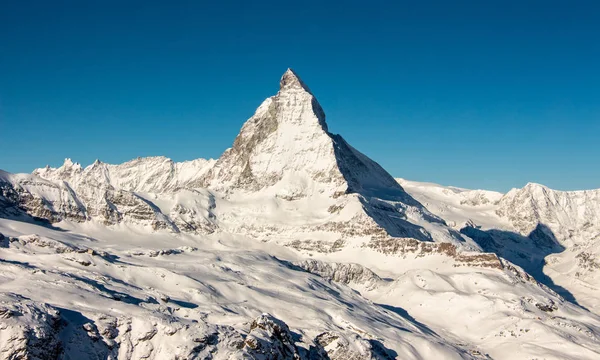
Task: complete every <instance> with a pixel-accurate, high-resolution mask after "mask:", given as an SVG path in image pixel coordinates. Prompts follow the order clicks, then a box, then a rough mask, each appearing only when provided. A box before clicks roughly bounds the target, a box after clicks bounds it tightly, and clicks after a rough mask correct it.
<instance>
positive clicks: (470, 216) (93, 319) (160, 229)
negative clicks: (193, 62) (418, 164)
mask: <svg viewBox="0 0 600 360" xmlns="http://www.w3.org/2000/svg"><path fill="white" fill-rule="evenodd" d="M399 182H400V184H399ZM399 182H398V181H396V180H395V179H394V178H393V177H392V176H391V175H390V174H389V173H387V172H386V171H385V170H384V169H383V168H382V167H381V166H379V165H378V164H377V163H376V162H374V161H373V160H371V159H369V158H368V157H366V156H365V155H364V154H361V153H360V152H359V151H358V150H356V149H354V148H353V147H352V146H350V145H349V144H348V143H347V142H346V141H345V140H344V139H343V138H342V137H341V136H340V135H334V134H332V133H331V132H329V130H328V127H327V124H326V121H325V113H324V111H323V110H322V108H321V106H320V105H319V103H318V101H317V100H316V98H315V96H314V95H313V93H312V92H311V91H310V90H309V88H308V87H307V86H306V84H304V83H303V82H302V80H301V79H300V78H299V77H298V76H297V74H295V73H294V72H293V71H292V70H288V71H286V72H285V74H284V75H283V77H282V78H281V81H280V86H279V91H278V92H277V94H276V95H275V96H272V97H270V98H268V99H267V100H265V101H264V102H263V103H262V104H261V105H260V106H259V107H258V109H257V110H256V112H255V114H254V115H253V116H252V117H251V118H250V119H249V120H247V121H246V123H245V124H244V125H243V126H242V129H241V131H240V133H239V135H238V136H237V137H236V139H235V141H234V143H233V146H232V147H231V148H230V149H227V150H226V151H225V152H224V153H223V155H222V156H221V157H220V158H219V159H217V160H204V159H197V160H193V161H188V162H182V163H176V162H173V161H171V160H170V159H167V158H164V157H152V158H138V159H135V160H132V161H129V162H126V163H124V164H120V165H109V164H105V163H102V162H100V161H96V162H94V163H93V164H91V165H89V166H86V167H82V166H81V165H79V164H77V163H73V162H72V161H71V160H69V159H67V160H65V163H64V164H63V165H62V166H61V167H59V168H50V167H45V168H41V169H37V170H35V171H34V172H33V173H32V174H10V173H6V172H2V171H0V218H1V219H0V233H1V235H0V268H2V272H1V273H0V358H19V356H21V357H24V358H27V357H28V358H32V359H54V358H66V359H79V358H98V357H99V358H108V359H110V358H119V359H141V358H154V359H171V358H178V359H188V358H199V359H211V358H214V359H238V358H239V359H390V358H400V359H423V358H425V359H430V358H431V359H434V358H435V359H439V358H444V359H446V358H457V359H459V358H463V359H466V358H505V359H514V358H519V359H520V358H523V359H529V358H534V357H538V358H557V359H568V358H572V359H594V358H597V357H598V356H600V340H599V339H600V317H599V316H597V315H595V314H594V312H590V311H588V310H586V309H584V308H582V307H580V306H578V305H577V304H575V302H576V301H579V302H580V303H581V304H584V305H585V306H587V307H588V308H590V309H592V310H594V311H595V309H596V308H595V303H594V299H593V296H591V295H590V299H581V300H580V298H579V296H578V295H577V294H576V291H574V290H573V294H575V295H573V294H572V293H571V292H570V291H572V290H571V288H570V287H567V286H566V285H563V286H564V288H565V291H560V290H561V288H560V287H559V286H558V285H557V284H554V283H552V281H551V280H556V281H557V282H558V280H557V277H555V276H549V275H547V274H545V273H544V272H543V271H542V270H544V271H546V267H544V263H543V260H544V259H546V260H548V259H549V258H550V257H549V256H548V255H549V254H564V253H566V251H563V250H564V249H565V248H566V249H575V248H577V249H578V250H576V251H575V250H573V251H575V252H577V254H575V252H574V253H573V255H574V257H573V259H576V260H577V261H579V263H575V262H573V263H572V265H573V268H568V269H564V268H561V267H560V266H567V265H569V264H571V262H564V263H561V264H562V265H560V266H559V265H557V266H556V267H552V269H555V271H559V272H560V274H561V276H563V275H564V276H570V274H571V273H572V271H573V269H574V268H575V266H577V267H583V265H581V264H584V263H585V266H587V267H586V269H587V270H586V273H585V274H588V273H589V274H592V273H594V271H593V268H594V267H597V265H594V264H597V262H595V256H596V253H592V250H593V247H594V241H595V239H597V234H598V233H597V232H596V233H594V231H595V230H594V228H596V229H597V227H598V226H599V224H600V220H599V219H598V214H599V213H600V212H599V211H598V206H599V205H598V194H597V193H594V192H585V193H582V194H579V193H577V194H576V195H573V194H571V193H565V194H563V193H560V194H558V193H557V194H554V195H549V194H551V193H552V192H551V191H550V190H549V189H548V190H547V191H546V190H544V191H541V192H540V191H537V190H535V189H528V190H527V191H525V189H522V190H523V191H522V190H514V191H511V192H510V193H508V194H506V195H503V194H499V193H494V192H487V191H480V190H477V191H470V190H464V189H458V188H450V187H441V186H438V185H434V184H420V183H414V182H407V181H403V180H400V181H399ZM526 188H528V187H526ZM544 189H545V188H544ZM594 194H595V195H594ZM588 202H589V203H590V204H586V203H588ZM584 218H586V219H588V220H587V222H586V220H585V219H584ZM582 219H583V220H582ZM587 223H589V225H586V224H587ZM594 234H596V235H595V236H596V237H595V238H594V237H591V236H592V235H594ZM576 244H579V245H576ZM585 244H587V245H585ZM584 245H585V246H588V245H589V246H588V247H586V248H585V251H584V249H583V248H582V247H581V246H584ZM561 251H562V252H561ZM588 252H589V256H588V255H585V256H584V255H580V254H581V253H585V254H588ZM552 256H555V255H552ZM583 257H585V260H582V259H583ZM569 261H571V260H569ZM573 261H575V260H573ZM530 263H532V264H535V266H529V264H530ZM523 268H524V269H525V270H526V271H524V270H523ZM532 275H533V276H532ZM578 276H579V278H583V276H584V275H581V272H580V275H578ZM585 276H587V275H585ZM590 276H591V275H590ZM591 278H592V277H590V279H591ZM586 279H587V278H586ZM590 284H593V282H590ZM567 289H568V290H567ZM556 290H558V291H559V293H560V294H557V293H556V292H555V291H556ZM588 294H591V293H588ZM561 295H562V296H561Z"/></svg>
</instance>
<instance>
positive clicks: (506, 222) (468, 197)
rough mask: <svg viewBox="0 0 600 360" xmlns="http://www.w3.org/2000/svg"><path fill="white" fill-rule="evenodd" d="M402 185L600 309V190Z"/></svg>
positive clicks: (490, 247) (481, 240)
mask: <svg viewBox="0 0 600 360" xmlns="http://www.w3.org/2000/svg"><path fill="white" fill-rule="evenodd" d="M398 182H399V183H400V184H401V185H402V186H403V187H404V188H405V189H406V191H407V192H408V193H410V194H411V195H412V196H413V197H415V198H416V199H417V200H419V201H420V202H422V203H423V204H424V205H425V206H426V207H427V208H428V209H429V210H431V211H432V212H433V213H435V214H436V215H438V216H440V217H442V218H444V219H445V220H446V222H447V223H448V224H449V225H451V226H453V227H455V228H456V229H457V230H461V232H462V233H463V235H465V236H469V237H471V238H473V239H474V240H475V241H476V242H477V243H478V244H479V245H480V246H481V247H482V248H483V249H484V250H486V251H493V252H496V253H498V254H499V255H501V256H503V257H505V258H507V259H509V260H511V261H513V262H517V263H520V265H522V266H524V267H526V268H528V271H531V272H535V273H537V274H536V275H541V274H542V271H544V272H548V273H550V274H552V279H553V281H555V282H558V283H559V284H560V285H561V286H563V287H566V288H568V289H569V291H571V292H573V293H574V295H575V298H577V299H579V300H580V302H581V303H582V304H585V305H586V306H589V307H591V308H596V309H598V308H600V299H598V298H597V296H595V295H592V293H593V292H595V291H597V290H600V274H599V273H600V271H598V270H599V269H600V266H598V264H600V250H599V248H600V246H599V245H600V189H596V190H579V191H559V190H553V189H550V188H548V187H547V186H544V185H540V184H535V183H528V184H527V185H525V186H524V187H523V188H520V189H512V190H510V191H509V192H508V193H506V194H501V193H497V192H491V191H485V190H466V189H459V188H454V187H445V186H441V185H437V184H430V183H419V182H414V181H407V180H404V179H398ZM473 199H476V201H473ZM543 276H546V275H543Z"/></svg>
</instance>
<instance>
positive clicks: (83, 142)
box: [0, 0, 600, 191]
mask: <svg viewBox="0 0 600 360" xmlns="http://www.w3.org/2000/svg"><path fill="white" fill-rule="evenodd" d="M125 3H126V4H125ZM288 67H292V68H293V69H295V70H296V72H297V73H298V74H299V75H300V76H301V77H302V78H303V80H304V81H305V82H306V83H307V84H308V86H309V87H310V88H311V90H312V91H313V93H314V94H315V95H316V96H317V98H318V99H319V101H320V103H321V105H322V106H323V108H324V109H325V112H326V113H327V119H328V124H329V128H330V130H331V131H332V132H334V133H340V134H342V135H343V136H344V137H345V138H346V139H347V140H348V142H349V143H350V144H352V145H353V146H354V147H356V148H358V149H359V150H361V151H362V152H364V153H365V154H367V155H369V156H370V157H372V158H373V159H375V160H376V161H378V162H379V163H380V164H381V165H383V166H384V167H385V168H386V169H387V170H388V171H389V172H390V173H391V174H392V175H394V176H396V177H404V178H407V179H412V180H419V181H432V182H437V183H442V184H447V185H455V186H462V187H472V188H488V189H494V190H501V191H505V190H508V189H510V188H512V187H521V186H523V185H525V183H527V182H529V181H531V182H539V183H543V184H546V185H548V186H550V187H554V188H557V189H564V190H570V189H584V188H600V1H583V0H582V1H560V2H559V1H528V0H519V1H508V0H504V1H491V0H487V1H447V0H443V1H377V0H371V1H344V2H343V5H342V2H338V1H294V2H288V1H273V2H269V1H259V2H249V1H239V2H231V1H211V2H208V1H160V2H159V1H156V2H155V1H111V0H109V1H99V0H98V1H94V0H90V1H74V0H73V1H60V0H55V1H8V0H0V168H1V169H4V170H7V171H11V172H30V171H31V170H33V169H34V168H36V167H41V166H45V165H46V164H49V165H51V166H59V165H60V164H62V162H63V159H64V158H66V157H70V158H72V159H73V160H74V161H78V162H80V163H81V164H82V165H84V166H85V165H88V164H90V163H91V162H93V161H94V160H95V159H96V158H99V159H100V160H102V161H105V162H109V163H120V162H123V161H126V160H129V159H132V158H135V157H138V156H150V155H164V156H167V157H170V158H172V159H174V160H177V161H179V160H189V159H194V158H198V157H206V158H208V157H213V158H215V157H218V156H219V155H220V154H221V152H222V151H223V150H224V149H226V148H227V147H229V146H231V144H232V142H233V139H234V137H235V136H236V135H237V132H238V130H239V128H240V127H241V125H242V124H243V122H244V121H245V120H246V119H247V118H248V117H249V116H251V115H252V113H253V112H254V110H255V108H256V107H257V106H258V105H259V104H260V103H261V101H262V100H263V99H264V98H266V97H268V96H271V95H273V94H275V92H276V91H277V89H278V81H279V77H280V76H281V75H282V74H283V72H284V71H285V70H286V69H287V68H288Z"/></svg>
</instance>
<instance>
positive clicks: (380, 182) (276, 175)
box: [202, 69, 401, 196]
mask: <svg viewBox="0 0 600 360" xmlns="http://www.w3.org/2000/svg"><path fill="white" fill-rule="evenodd" d="M202 185H204V186H206V187H209V188H215V189H218V190H225V191H235V190H236V189H244V190H247V191H257V190H260V189H263V188H267V187H272V186H275V185H278V186H279V187H280V188H281V190H282V191H292V192H294V193H296V195H297V196H307V195H310V193H311V192H314V191H318V192H321V193H323V192H328V193H330V194H342V193H351V192H358V191H361V190H363V189H372V188H392V189H396V190H398V191H401V187H400V186H399V185H398V183H397V182H396V181H394V179H393V177H392V176H391V175H389V174H388V173H387V172H386V171H385V170H384V169H383V168H381V166H379V165H378V164H377V163H375V162H374V161H372V160H370V159H369V158H368V157H366V156H365V155H363V154H361V153H360V152H358V151H357V150H355V149H354V148H352V147H351V146H349V145H348V143H346V141H345V140H344V139H343V138H342V137H341V136H339V135H333V134H331V133H330V132H329V130H328V127H327V123H326V121H325V113H324V111H323V109H322V108H321V105H320V104H319V102H318V101H317V99H316V98H315V96H314V95H313V94H312V92H311V91H310V90H309V88H308V86H306V84H305V83H304V82H303V81H302V80H301V79H300V77H299V76H298V75H297V74H296V73H295V72H294V71H293V70H291V69H288V70H287V71H286V72H285V73H284V74H283V76H282V77H281V81H280V89H279V92H278V93H277V94H276V95H275V96H272V97H270V98H268V99H266V100H265V101H264V102H263V103H262V104H261V105H260V106H259V107H258V109H257V110H256V112H255V114H254V115H253V116H252V117H251V118H250V119H249V120H248V121H246V123H245V124H244V125H243V126H242V129H241V131H240V133H239V135H238V136H237V138H236V139H235V141H234V143H233V146H232V147H231V148H230V149H228V150H226V151H225V153H224V154H223V155H222V156H221V158H220V159H219V160H218V161H217V163H216V164H215V166H214V167H213V169H212V170H211V171H210V172H209V173H208V174H207V175H206V177H205V179H204V181H203V184H202ZM290 186H291V187H294V189H289V187H290ZM286 188H287V189H286Z"/></svg>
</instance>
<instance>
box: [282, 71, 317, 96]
mask: <svg viewBox="0 0 600 360" xmlns="http://www.w3.org/2000/svg"><path fill="white" fill-rule="evenodd" d="M287 89H298V90H304V91H306V92H308V93H310V94H312V93H311V92H310V89H309V88H308V86H306V84H305V83H304V82H303V81H302V79H300V77H299V76H298V74H296V72H295V71H294V70H292V69H290V68H288V69H287V70H286V71H285V73H283V76H282V77H281V80H280V81H279V90H280V91H283V90H287Z"/></svg>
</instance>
